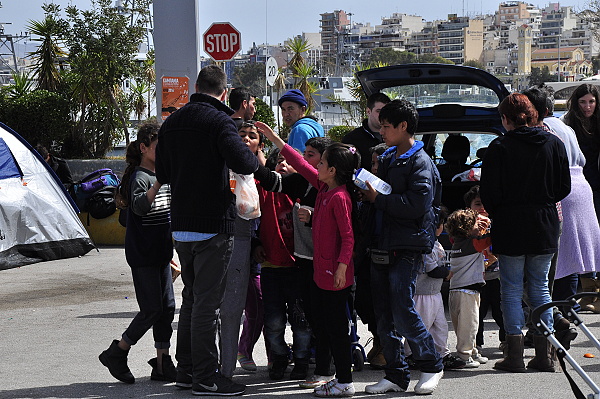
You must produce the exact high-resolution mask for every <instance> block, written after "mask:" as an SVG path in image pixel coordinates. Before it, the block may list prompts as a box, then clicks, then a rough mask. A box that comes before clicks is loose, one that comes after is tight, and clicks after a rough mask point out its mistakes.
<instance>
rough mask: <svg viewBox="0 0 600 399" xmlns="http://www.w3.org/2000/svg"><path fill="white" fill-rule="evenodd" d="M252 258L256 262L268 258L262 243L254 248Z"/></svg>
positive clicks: (261, 261)
mask: <svg viewBox="0 0 600 399" xmlns="http://www.w3.org/2000/svg"><path fill="white" fill-rule="evenodd" d="M252 258H253V259H254V261H255V262H256V263H263V262H264V261H265V260H267V253H266V252H265V249H264V248H263V246H262V245H259V246H258V247H256V248H254V252H253V253H252Z"/></svg>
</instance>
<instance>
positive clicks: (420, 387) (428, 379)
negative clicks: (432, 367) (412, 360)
mask: <svg viewBox="0 0 600 399" xmlns="http://www.w3.org/2000/svg"><path fill="white" fill-rule="evenodd" d="M443 375H444V370H442V371H440V372H438V373H423V372H422V373H421V378H419V382H417V385H416V386H415V393H416V394H417V395H429V394H431V393H433V391H435V389H436V388H437V386H438V384H439V382H440V380H441V379H442V376H443Z"/></svg>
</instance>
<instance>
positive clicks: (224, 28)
mask: <svg viewBox="0 0 600 399" xmlns="http://www.w3.org/2000/svg"><path fill="white" fill-rule="evenodd" d="M241 43H242V40H241V35H240V32H239V31H238V30H237V29H235V28H234V27H233V25H231V24H230V23H229V22H214V23H213V24H212V25H211V26H210V28H208V29H207V30H206V32H204V51H205V52H206V53H207V54H208V55H210V56H211V57H212V59H213V60H215V61H229V60H230V59H232V58H233V57H235V55H236V54H237V53H238V52H239V51H240V48H241Z"/></svg>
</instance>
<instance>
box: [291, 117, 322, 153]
mask: <svg viewBox="0 0 600 399" xmlns="http://www.w3.org/2000/svg"><path fill="white" fill-rule="evenodd" d="M313 137H325V131H324V130H323V126H321V125H319V122H317V121H316V120H314V119H313V118H311V117H310V116H305V117H303V118H300V119H298V120H297V121H296V123H294V124H293V125H292V130H291V131H290V136H289V137H288V141H287V143H288V144H289V145H290V146H291V147H292V148H295V149H296V150H300V152H303V151H304V149H305V148H306V146H305V145H304V143H306V141H307V140H308V139H310V138H313Z"/></svg>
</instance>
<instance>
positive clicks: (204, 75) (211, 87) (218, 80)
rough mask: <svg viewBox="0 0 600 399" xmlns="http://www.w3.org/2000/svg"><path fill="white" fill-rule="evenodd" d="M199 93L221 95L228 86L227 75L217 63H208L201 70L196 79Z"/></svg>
mask: <svg viewBox="0 0 600 399" xmlns="http://www.w3.org/2000/svg"><path fill="white" fill-rule="evenodd" d="M196 88H197V90H198V92H199V93H203V94H208V95H214V96H220V95H221V94H222V93H223V91H224V90H225V89H226V88H227V75H225V72H223V70H222V69H221V68H220V67H218V66H216V65H208V66H206V67H204V68H202V69H201V70H200V72H199V73H198V79H196Z"/></svg>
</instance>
